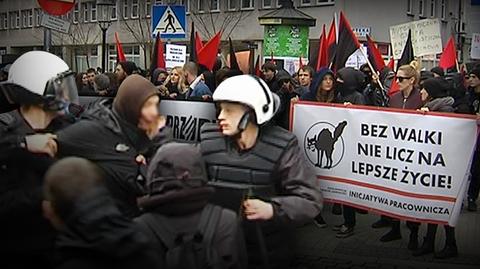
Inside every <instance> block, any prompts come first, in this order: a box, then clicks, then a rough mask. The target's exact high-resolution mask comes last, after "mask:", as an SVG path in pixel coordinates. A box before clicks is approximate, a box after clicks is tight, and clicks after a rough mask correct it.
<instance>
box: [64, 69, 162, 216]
mask: <svg viewBox="0 0 480 269" xmlns="http://www.w3.org/2000/svg"><path fill="white" fill-rule="evenodd" d="M135 77H139V76H137V75H132V76H129V77H127V79H125V81H124V82H123V83H122V85H121V86H120V89H119V92H118V95H117V97H116V98H115V100H114V103H113V110H112V109H109V108H107V107H106V106H105V105H103V104H101V103H99V104H97V105H96V106H95V107H93V108H91V109H90V110H89V111H87V112H85V113H84V114H85V115H84V116H83V119H82V120H80V121H79V122H78V123H77V124H74V125H72V126H70V127H69V128H66V129H64V130H62V131H61V132H59V133H57V136H58V139H57V143H58V154H59V156H60V157H66V156H78V157H83V158H85V159H88V160H90V161H92V162H94V163H96V164H97V165H98V166H99V167H100V168H102V169H103V170H104V172H105V174H106V185H107V188H108V189H109V190H110V192H111V193H112V196H113V198H114V200H115V202H116V203H117V206H118V207H119V209H120V211H121V212H122V213H124V214H125V215H126V216H128V217H135V216H137V215H138V214H139V213H140V211H139V209H138V207H137V201H136V199H137V197H138V196H141V195H142V194H143V189H142V186H143V184H144V179H145V176H146V165H145V164H144V163H139V162H137V161H136V159H137V156H138V155H143V156H146V157H148V155H149V154H151V153H152V152H154V151H153V150H154V149H155V148H156V147H158V146H159V145H160V144H161V143H163V141H164V140H165V132H161V133H160V134H159V135H157V137H155V138H154V139H153V140H150V139H149V138H148V137H147V135H146V133H145V132H144V131H143V130H140V129H139V128H138V127H137V125H136V123H138V117H139V115H140V110H141V106H142V105H143V103H144V102H145V101H146V100H147V99H148V98H149V97H150V96H152V95H153V94H155V93H156V91H155V88H154V86H153V85H152V84H151V83H150V82H149V81H148V80H146V79H144V78H142V79H143V80H145V81H146V82H148V83H145V86H150V85H151V87H150V88H147V87H138V86H139V85H142V84H141V83H140V84H138V83H131V82H135V81H132V79H133V80H135ZM142 100H143V101H142ZM132 115H138V117H135V116H132Z"/></svg>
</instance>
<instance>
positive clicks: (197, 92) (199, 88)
mask: <svg viewBox="0 0 480 269" xmlns="http://www.w3.org/2000/svg"><path fill="white" fill-rule="evenodd" d="M204 95H209V96H212V92H211V91H210V89H209V88H208V86H207V84H205V83H204V82H203V81H199V82H198V84H197V85H195V87H194V88H193V89H189V93H188V94H187V96H188V97H187V99H195V98H201V97H202V96H204Z"/></svg>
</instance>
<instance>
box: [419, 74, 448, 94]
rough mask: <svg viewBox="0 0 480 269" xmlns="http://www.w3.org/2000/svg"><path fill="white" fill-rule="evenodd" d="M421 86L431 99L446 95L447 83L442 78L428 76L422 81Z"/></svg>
mask: <svg viewBox="0 0 480 269" xmlns="http://www.w3.org/2000/svg"><path fill="white" fill-rule="evenodd" d="M423 88H424V89H425V90H426V91H427V93H428V95H429V96H430V97H431V98H432V99H436V98H442V97H446V96H448V90H449V84H448V81H446V80H445V79H443V78H440V77H437V78H429V79H426V80H425V81H424V82H423Z"/></svg>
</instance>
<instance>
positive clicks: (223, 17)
mask: <svg viewBox="0 0 480 269" xmlns="http://www.w3.org/2000/svg"><path fill="white" fill-rule="evenodd" d="M213 2H214V1H212V0H207V1H191V2H190V4H191V5H190V18H191V20H192V21H193V22H195V25H198V27H199V32H200V33H201V34H202V35H203V36H205V37H207V38H209V39H210V38H212V37H213V36H214V35H215V34H216V33H217V32H218V31H222V37H225V38H229V37H230V36H231V34H232V32H233V31H234V30H235V29H236V28H237V26H238V24H239V23H240V22H241V21H243V20H246V19H247V18H248V17H249V16H250V15H251V14H252V12H251V11H245V10H237V11H235V12H229V13H223V12H212V8H215V9H216V7H213V6H212V4H213ZM216 2H218V4H220V1H216ZM200 3H203V4H204V7H199V4H200ZM225 3H226V1H225ZM192 4H195V5H192ZM200 8H201V10H200Z"/></svg>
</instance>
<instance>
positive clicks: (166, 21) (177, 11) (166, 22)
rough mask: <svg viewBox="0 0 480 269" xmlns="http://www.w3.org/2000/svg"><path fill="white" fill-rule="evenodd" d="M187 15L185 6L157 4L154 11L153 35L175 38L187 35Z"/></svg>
mask: <svg viewBox="0 0 480 269" xmlns="http://www.w3.org/2000/svg"><path fill="white" fill-rule="evenodd" d="M186 18H187V16H186V12H185V6H180V5H171V6H170V5H156V6H153V12H152V36H153V37H156V36H157V34H160V38H163V39H173V38H185V37H186V27H185V26H186V25H187V19H186Z"/></svg>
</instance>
